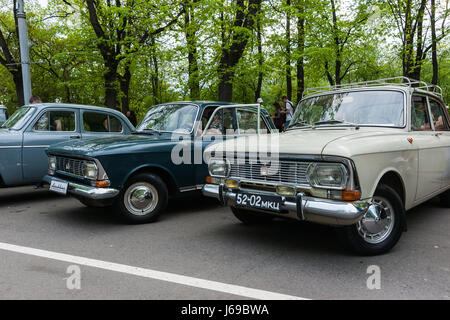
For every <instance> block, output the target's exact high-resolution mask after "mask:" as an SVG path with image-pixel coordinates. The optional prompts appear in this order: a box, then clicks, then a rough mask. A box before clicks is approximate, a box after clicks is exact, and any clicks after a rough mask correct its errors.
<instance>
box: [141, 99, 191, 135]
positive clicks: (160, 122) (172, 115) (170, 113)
mask: <svg viewBox="0 0 450 320" xmlns="http://www.w3.org/2000/svg"><path fill="white" fill-rule="evenodd" d="M197 111H198V107H197V106H195V105H191V104H167V105H158V106H154V107H152V108H150V110H149V111H148V112H147V115H146V116H145V118H144V120H142V122H141V124H140V125H139V126H138V128H137V131H141V132H142V131H146V130H151V131H162V132H180V133H191V132H192V130H193V128H194V123H195V120H196V119H195V118H196V116H197Z"/></svg>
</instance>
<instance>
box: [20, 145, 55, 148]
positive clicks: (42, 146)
mask: <svg viewBox="0 0 450 320" xmlns="http://www.w3.org/2000/svg"><path fill="white" fill-rule="evenodd" d="M23 147H24V148H28V149H30V148H48V147H50V145H47V146H44V145H41V146H23Z"/></svg>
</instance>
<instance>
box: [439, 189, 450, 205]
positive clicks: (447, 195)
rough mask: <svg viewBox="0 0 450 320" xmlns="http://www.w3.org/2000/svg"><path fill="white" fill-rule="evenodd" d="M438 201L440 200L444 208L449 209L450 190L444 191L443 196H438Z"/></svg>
mask: <svg viewBox="0 0 450 320" xmlns="http://www.w3.org/2000/svg"><path fill="white" fill-rule="evenodd" d="M439 199H440V200H441V203H442V204H443V205H444V206H445V207H449V208H450V190H447V191H445V192H444V193H443V194H441V195H440V196H439Z"/></svg>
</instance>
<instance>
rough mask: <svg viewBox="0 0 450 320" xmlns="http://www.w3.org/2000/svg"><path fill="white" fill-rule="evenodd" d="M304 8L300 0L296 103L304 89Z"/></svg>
mask: <svg viewBox="0 0 450 320" xmlns="http://www.w3.org/2000/svg"><path fill="white" fill-rule="evenodd" d="M304 14H305V8H304V4H303V2H302V1H301V2H300V6H299V8H298V19H297V46H298V54H299V57H298V60H297V104H298V103H299V102H300V100H301V99H302V96H303V91H305V68H304V61H305V58H304V54H305V16H304Z"/></svg>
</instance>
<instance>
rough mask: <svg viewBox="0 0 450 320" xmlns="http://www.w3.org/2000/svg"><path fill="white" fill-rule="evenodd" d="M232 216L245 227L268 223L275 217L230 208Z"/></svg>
mask: <svg viewBox="0 0 450 320" xmlns="http://www.w3.org/2000/svg"><path fill="white" fill-rule="evenodd" d="M231 211H232V212H233V214H234V216H235V217H236V218H238V219H239V220H240V221H241V222H242V223H244V224H246V225H254V224H263V223H269V222H270V221H272V220H273V219H274V218H275V217H274V216H271V215H269V214H264V213H258V212H254V211H250V210H245V209H240V208H235V207H231Z"/></svg>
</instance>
